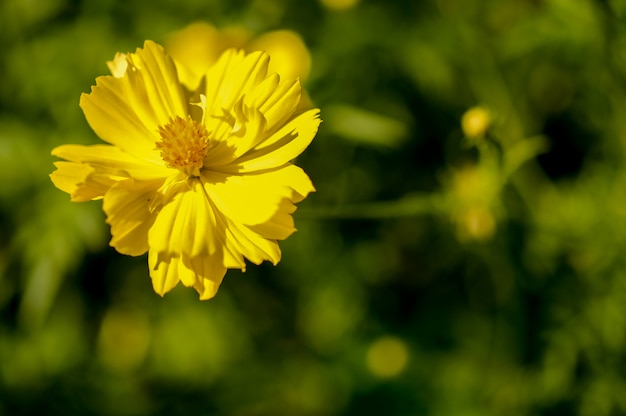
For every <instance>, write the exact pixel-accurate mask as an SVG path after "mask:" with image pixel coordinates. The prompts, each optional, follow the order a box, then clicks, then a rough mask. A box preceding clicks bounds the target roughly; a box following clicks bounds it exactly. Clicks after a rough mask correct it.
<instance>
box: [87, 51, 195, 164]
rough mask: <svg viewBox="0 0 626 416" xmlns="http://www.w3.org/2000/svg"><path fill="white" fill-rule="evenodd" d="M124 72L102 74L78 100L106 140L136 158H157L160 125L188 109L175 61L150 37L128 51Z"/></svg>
mask: <svg viewBox="0 0 626 416" xmlns="http://www.w3.org/2000/svg"><path fill="white" fill-rule="evenodd" d="M126 58H127V61H128V68H127V69H126V72H125V73H124V75H123V76H122V77H119V78H116V77H114V76H102V77H98V78H97V80H96V86H94V87H92V89H91V93H90V94H83V95H82V96H81V99H80V106H81V108H82V109H83V112H84V113H85V117H86V118H87V121H88V122H89V125H90V126H91V128H92V129H93V130H94V131H95V132H96V134H97V135H98V136H99V137H100V138H101V139H102V140H104V141H106V142H108V143H110V144H113V145H115V146H118V147H119V148H120V149H123V150H125V151H127V152H129V153H131V154H133V155H136V156H137V157H140V158H145V159H149V160H154V161H158V160H160V157H159V153H158V152H157V151H156V149H155V146H154V143H155V141H156V140H158V139H159V135H158V130H157V129H158V126H160V125H163V124H165V123H167V122H168V120H169V119H170V118H171V117H175V116H181V117H184V116H186V115H187V106H186V103H185V99H184V92H183V89H182V87H181V85H180V83H179V82H178V78H177V75H176V68H175V66H174V63H173V61H172V60H171V58H169V57H168V56H167V55H166V54H165V53H164V51H163V48H162V47H161V46H159V45H157V44H155V43H154V42H151V41H146V42H145V44H144V48H143V49H137V51H136V52H135V53H129V54H127V55H126Z"/></svg>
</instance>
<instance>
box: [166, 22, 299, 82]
mask: <svg viewBox="0 0 626 416" xmlns="http://www.w3.org/2000/svg"><path fill="white" fill-rule="evenodd" d="M164 46H165V50H166V52H167V53H168V54H169V55H170V56H171V57H172V58H173V59H174V62H175V63H176V67H177V69H178V72H179V76H180V80H181V82H182V83H183V84H184V85H186V86H187V87H189V88H190V89H195V88H196V86H197V85H198V83H199V82H200V80H201V79H202V76H203V75H204V74H205V73H206V71H207V69H208V68H209V67H210V66H211V65H213V64H214V63H215V61H217V59H218V57H219V56H220V55H221V53H222V52H224V51H225V50H226V49H229V48H237V49H244V50H246V51H248V52H254V51H264V52H266V53H267V54H268V55H269V56H271V57H272V60H271V61H270V63H269V72H270V73H272V72H277V73H279V74H281V76H283V77H287V78H300V81H304V80H306V78H307V77H308V76H309V71H310V69H311V56H310V54H309V51H308V49H307V47H306V45H305V44H304V42H303V41H302V38H301V37H300V36H299V35H298V34H297V33H296V32H294V31H291V30H276V31H272V32H267V33H265V34H263V35H261V36H258V37H253V34H252V33H251V32H250V31H248V30H246V29H244V28H242V27H238V26H235V27H227V28H224V29H221V30H218V29H217V28H215V27H214V26H213V25H211V24H209V23H206V22H196V23H192V24H190V25H188V26H186V27H184V28H183V29H181V30H179V31H177V32H174V33H172V34H171V35H170V36H169V37H168V39H167V40H166V42H165V44H164Z"/></svg>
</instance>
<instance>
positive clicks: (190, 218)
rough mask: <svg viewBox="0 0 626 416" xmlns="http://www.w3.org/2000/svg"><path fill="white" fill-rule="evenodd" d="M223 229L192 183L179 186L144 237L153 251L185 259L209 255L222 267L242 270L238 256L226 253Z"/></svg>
mask: <svg viewBox="0 0 626 416" xmlns="http://www.w3.org/2000/svg"><path fill="white" fill-rule="evenodd" d="M183 187H184V188H183ZM225 227H226V224H225V221H224V220H223V218H221V213H219V212H218V211H217V210H216V208H215V207H214V205H213V203H212V201H210V200H209V199H208V198H207V194H206V193H205V191H204V189H203V188H202V185H201V184H200V182H199V181H197V180H193V181H190V182H189V183H188V184H182V185H181V190H180V192H179V193H178V194H177V195H175V196H174V198H173V199H172V200H171V201H170V202H169V203H167V204H166V205H165V206H164V207H163V208H162V209H161V211H160V212H159V214H158V216H157V219H156V221H155V222H154V225H153V226H152V228H151V229H150V232H149V234H148V238H149V241H150V247H151V249H153V250H155V251H156V252H160V253H161V252H162V253H170V254H174V253H182V254H184V255H185V256H187V257H189V258H196V257H209V256H210V257H211V258H212V259H215V260H216V261H217V262H219V264H221V265H223V266H225V267H229V268H241V269H243V268H245V262H244V261H243V259H242V258H241V254H239V253H232V252H229V251H228V250H227V247H226V246H225V240H226V237H225V232H226V231H225Z"/></svg>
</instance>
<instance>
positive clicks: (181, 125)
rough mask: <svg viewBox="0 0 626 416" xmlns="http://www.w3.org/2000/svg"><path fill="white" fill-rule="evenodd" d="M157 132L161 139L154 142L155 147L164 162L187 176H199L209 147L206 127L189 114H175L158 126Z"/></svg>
mask: <svg viewBox="0 0 626 416" xmlns="http://www.w3.org/2000/svg"><path fill="white" fill-rule="evenodd" d="M159 134H160V135H161V140H158V141H157V142H156V148H157V149H158V150H160V151H161V158H163V161H164V162H165V164H166V165H167V166H168V167H170V168H175V169H179V170H180V171H182V172H184V173H186V174H187V175H189V176H199V175H200V169H201V168H202V165H203V162H204V158H205V157H206V154H207V151H208V148H209V132H208V131H207V129H206V128H205V127H204V126H203V125H202V124H200V123H198V122H196V121H195V120H193V119H192V118H191V116H187V118H186V119H185V118H182V117H180V116H176V117H174V118H170V120H169V122H168V123H167V124H165V125H162V126H159Z"/></svg>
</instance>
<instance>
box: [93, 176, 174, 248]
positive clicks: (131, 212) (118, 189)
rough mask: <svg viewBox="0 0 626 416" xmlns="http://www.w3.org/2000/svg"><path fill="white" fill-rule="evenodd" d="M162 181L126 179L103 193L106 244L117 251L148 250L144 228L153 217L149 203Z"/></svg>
mask: <svg viewBox="0 0 626 416" xmlns="http://www.w3.org/2000/svg"><path fill="white" fill-rule="evenodd" d="M162 182H163V181H162V180H159V179H157V180H152V181H132V180H127V181H124V182H120V183H118V184H116V185H114V186H113V187H112V188H111V189H110V190H109V191H108V192H107V193H106V194H105V196H104V201H103V204H102V208H103V209H104V212H105V213H106V215H107V219H106V221H107V223H108V224H109V225H110V226H111V236H112V238H111V242H110V245H111V246H112V247H114V248H115V249H116V250H117V251H118V252H120V253H122V254H128V255H130V256H139V255H141V254H143V253H145V252H146V251H147V250H148V248H149V247H148V230H149V229H150V227H151V226H152V224H153V222H154V220H155V217H156V215H155V214H153V213H151V212H150V206H151V204H152V202H153V201H154V199H155V198H156V197H157V189H159V187H160V186H161V184H162Z"/></svg>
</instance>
